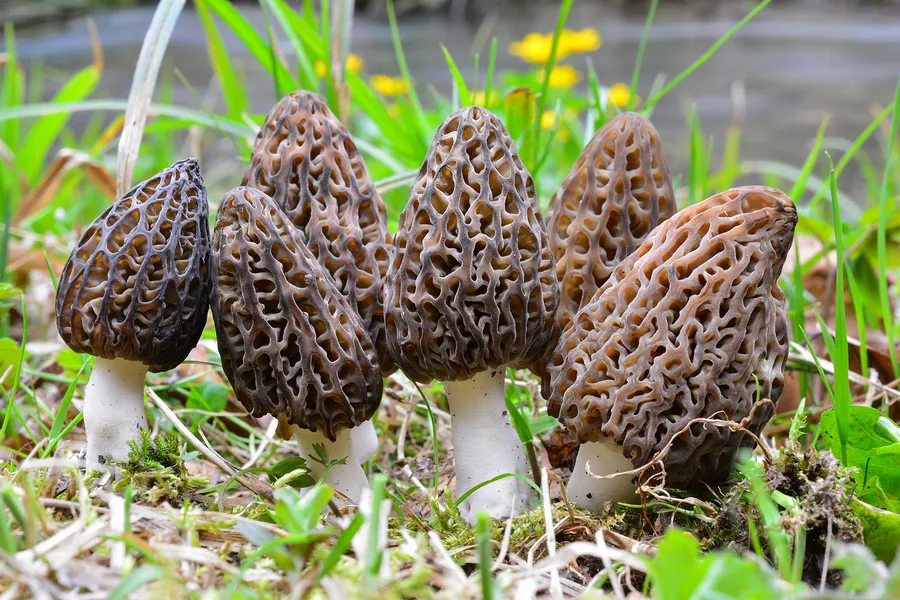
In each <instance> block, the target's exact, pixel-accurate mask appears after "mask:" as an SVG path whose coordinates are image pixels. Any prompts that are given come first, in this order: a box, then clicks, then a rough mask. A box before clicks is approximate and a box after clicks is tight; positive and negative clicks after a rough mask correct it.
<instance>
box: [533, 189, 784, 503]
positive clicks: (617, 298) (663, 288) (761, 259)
mask: <svg viewBox="0 0 900 600" xmlns="http://www.w3.org/2000/svg"><path fill="white" fill-rule="evenodd" d="M796 223H797V211H796V209H795V208H794V205H793V203H792V202H791V200H790V199H789V198H788V197H787V196H786V195H785V194H784V193H782V192H780V191H779V190H775V189H772V188H766V187H743V188H735V189H732V190H729V191H727V192H723V193H721V194H718V195H716V196H713V197H711V198H709V199H707V200H705V201H703V202H701V203H699V204H696V205H694V206H691V207H689V208H687V209H685V210H683V211H681V212H679V213H677V214H676V215H675V216H673V217H672V218H670V219H669V220H667V221H665V222H664V223H662V224H661V225H660V226H659V227H657V228H656V229H655V230H654V231H653V232H652V233H651V234H650V236H649V237H648V238H647V240H646V241H645V242H644V243H643V244H642V245H641V246H640V247H639V248H638V249H637V250H636V251H635V252H634V253H633V254H632V255H631V256H630V257H629V258H628V259H626V260H625V261H623V262H622V263H621V264H620V265H619V266H618V267H617V268H616V269H615V271H614V273H613V275H612V277H610V279H609V281H607V283H606V284H605V285H604V286H603V287H602V288H601V289H600V290H599V291H598V292H597V294H596V295H595V296H594V299H593V300H592V301H591V302H589V303H588V304H587V305H586V306H585V307H584V308H583V309H582V310H581V311H580V312H579V313H578V314H577V315H576V317H575V318H574V320H573V321H571V322H570V324H569V326H568V327H567V328H566V330H565V331H564V332H563V334H562V337H561V339H560V341H559V344H558V346H557V348H556V350H555V351H554V354H553V362H552V363H551V365H550V367H549V371H550V375H551V383H552V390H551V391H552V396H551V398H550V403H549V412H550V413H551V414H553V415H554V416H557V417H558V418H559V419H560V420H561V421H562V422H563V423H564V424H565V425H566V426H567V427H568V429H569V430H570V431H571V432H572V433H573V434H574V435H575V436H576V437H577V438H578V440H579V441H580V442H581V443H582V444H583V445H582V446H581V449H580V450H579V454H578V459H577V462H576V465H575V468H574V470H573V473H572V478H571V480H570V482H569V486H568V497H569V499H570V500H572V501H573V502H575V503H577V504H579V505H581V506H583V507H585V508H588V509H595V510H596V509H600V508H601V507H603V505H604V504H605V503H606V502H607V501H618V500H624V499H627V498H630V497H632V496H633V495H634V489H635V487H634V486H635V484H634V482H633V478H632V477H631V476H627V475H626V476H619V477H613V478H610V479H604V480H596V479H593V478H591V477H589V476H588V475H587V474H586V472H585V466H586V463H588V461H589V463H590V470H591V472H593V473H594V474H597V475H609V474H612V473H617V472H624V471H628V470H630V469H632V468H637V467H641V466H644V465H647V464H648V463H649V462H650V461H651V459H653V457H654V456H655V455H656V453H657V452H659V451H661V450H662V449H663V448H664V447H665V446H666V445H667V444H669V443H670V442H671V448H670V449H669V450H668V453H667V454H666V455H665V457H664V461H663V464H664V469H665V474H666V483H667V485H669V486H672V487H678V488H686V489H692V488H701V489H702V488H703V487H704V486H706V485H714V484H716V483H719V482H721V481H723V480H724V479H726V478H727V477H728V476H729V475H730V473H731V471H732V467H733V462H734V457H735V454H736V453H737V451H738V449H739V448H740V447H741V446H745V445H747V444H749V443H751V442H752V438H750V437H749V436H747V435H746V433H745V432H743V431H731V430H730V429H728V428H725V427H714V426H710V425H704V424H702V423H693V424H691V421H692V420H693V419H697V418H703V417H707V418H711V417H713V416H715V417H716V418H721V419H726V420H731V421H736V422H737V421H741V420H742V419H745V418H747V417H749V419H748V422H749V425H748V429H749V430H750V431H752V432H754V433H758V432H759V431H760V430H761V429H762V427H763V426H764V425H765V423H766V422H767V421H768V420H769V418H770V417H771V415H772V405H771V404H760V405H759V406H755V404H756V400H757V397H760V398H764V399H771V400H772V401H773V402H774V401H777V400H778V397H779V396H780V394H781V391H782V389H783V386H784V366H785V361H786V359H787V350H788V345H787V344H788V339H787V322H786V318H785V299H784V295H783V293H782V292H781V290H780V288H779V287H778V283H777V281H778V277H779V275H780V274H781V268H782V265H783V264H784V259H785V256H786V254H787V252H788V249H789V248H790V246H791V242H792V240H793V235H794V228H795V226H796ZM679 432H680V433H679Z"/></svg>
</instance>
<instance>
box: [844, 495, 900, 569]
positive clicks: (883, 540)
mask: <svg viewBox="0 0 900 600" xmlns="http://www.w3.org/2000/svg"><path fill="white" fill-rule="evenodd" d="M853 510H854V512H856V515H857V516H858V517H859V520H860V521H861V522H862V526H863V536H864V538H865V541H866V546H868V547H869V549H870V550H871V551H872V552H873V553H874V554H875V557H876V558H878V559H879V560H883V561H884V562H888V563H889V562H891V561H892V560H894V556H896V554H897V547H898V545H900V515H898V514H897V513H894V512H891V511H888V510H882V509H880V508H877V507H875V506H872V505H871V504H868V503H866V502H863V501H862V500H854V501H853Z"/></svg>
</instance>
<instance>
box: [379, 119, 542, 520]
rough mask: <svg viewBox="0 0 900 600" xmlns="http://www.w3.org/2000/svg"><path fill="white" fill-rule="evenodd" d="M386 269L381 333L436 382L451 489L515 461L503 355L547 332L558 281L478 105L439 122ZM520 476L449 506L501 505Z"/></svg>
mask: <svg viewBox="0 0 900 600" xmlns="http://www.w3.org/2000/svg"><path fill="white" fill-rule="evenodd" d="M394 244H395V251H394V254H393V258H392V261H391V264H390V268H389V270H388V277H387V293H386V299H385V313H386V321H385V323H386V325H387V340H388V345H389V347H390V350H391V353H392V354H393V356H394V359H395V360H396V362H397V364H398V365H399V366H400V367H402V368H403V369H404V370H405V372H406V373H407V374H409V375H410V376H411V377H413V378H414V379H416V380H417V381H420V382H428V381H431V380H433V379H439V380H441V381H443V382H444V388H445V390H446V393H447V399H448V401H449V403H450V412H451V415H452V432H453V446H454V456H455V459H456V494H457V496H460V495H462V494H463V493H464V492H466V491H467V490H469V489H471V488H472V487H474V486H475V485H477V484H479V483H481V482H483V481H486V480H488V479H491V478H493V477H495V476H497V475H500V474H502V473H520V474H523V473H525V472H526V471H527V469H526V460H525V456H524V452H523V449H522V446H521V442H520V441H519V438H518V436H517V435H516V432H515V429H514V428H513V427H512V425H511V424H510V420H509V415H508V413H507V409H506V403H505V401H504V383H505V369H506V367H514V368H524V367H527V366H529V365H531V364H532V363H533V362H534V361H535V360H537V358H538V357H540V356H541V355H542V354H543V353H544V351H545V349H546V347H547V345H548V344H549V343H550V341H551V339H552V334H553V319H554V314H555V312H556V306H557V301H558V294H559V290H558V286H557V283H556V272H555V270H554V268H553V259H552V256H551V254H550V247H549V244H548V243H547V233H546V229H545V227H544V222H543V219H542V218H541V214H540V211H539V209H538V206H537V201H536V199H535V192H534V184H533V181H532V178H531V175H530V174H529V173H528V171H527V170H526V169H525V166H524V165H523V164H522V161H521V160H520V159H519V155H518V153H517V152H516V149H515V146H514V144H513V141H512V139H511V138H510V136H509V133H508V132H507V131H506V128H505V127H504V126H503V124H502V123H501V122H500V120H499V119H498V118H497V117H496V116H494V115H493V114H491V113H490V112H488V111H487V110H485V109H483V108H480V107H468V108H464V109H462V110H460V111H457V112H456V113H454V114H452V115H451V116H450V117H448V118H447V120H446V121H445V122H444V123H443V124H442V125H441V126H440V128H439V129H438V132H437V134H436V136H435V138H434V142H433V143H432V145H431V148H430V149H429V151H428V155H427V156H426V158H425V162H424V163H423V164H422V168H421V169H420V170H419V174H418V176H417V177H416V181H415V183H414V184H413V187H412V191H411V193H410V197H409V201H408V203H407V205H406V208H405V209H404V211H403V213H402V214H401V216H400V225H399V229H398V231H397V235H396V236H395V239H394ZM529 493H530V492H529V488H528V486H527V485H525V484H524V483H523V482H521V481H520V480H519V479H517V478H513V477H510V478H505V479H501V480H500V481H497V482H495V483H492V484H491V485H488V486H486V487H483V488H481V489H479V490H478V491H477V492H475V493H474V494H472V495H471V496H469V498H467V499H466V501H465V502H463V504H462V505H461V506H460V512H461V514H462V515H463V516H464V517H465V518H466V519H467V520H469V521H470V522H471V521H473V520H474V518H475V513H476V512H477V511H479V510H485V511H486V512H488V513H489V514H491V515H492V516H495V517H502V516H506V515H509V513H510V510H511V508H512V510H516V509H515V508H514V507H511V502H512V500H513V498H514V497H516V498H517V499H518V504H517V506H523V505H525V504H526V503H527V501H528V496H529Z"/></svg>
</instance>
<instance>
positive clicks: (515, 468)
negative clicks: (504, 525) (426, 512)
mask: <svg viewBox="0 0 900 600" xmlns="http://www.w3.org/2000/svg"><path fill="white" fill-rule="evenodd" d="M504 377H505V372H504V371H503V370H502V369H499V370H496V371H485V372H482V373H479V374H477V375H475V377H473V378H472V379H470V380H468V381H447V382H444V390H445V391H446V392H447V401H448V402H449V403H450V416H451V421H450V425H451V430H452V433H453V454H454V457H455V460H456V490H455V495H456V497H457V498H459V497H460V496H462V495H463V494H465V493H466V492H467V491H469V490H470V489H472V488H473V487H475V486H476V485H478V484H479V483H481V482H483V481H487V480H489V479H493V478H494V477H496V476H498V475H502V474H504V473H518V474H519V475H524V476H526V477H527V473H528V460H527V459H526V457H525V449H524V448H523V447H522V442H521V441H520V440H519V436H518V434H517V433H516V429H515V427H513V425H512V423H511V422H510V419H509V412H508V411H507V409H506V402H505V400H504ZM514 496H515V498H516V503H515V507H512V499H513V497H514ZM530 500H531V488H530V486H529V485H528V484H527V483H526V482H524V481H522V480H521V479H519V478H518V477H504V478H503V479H500V480H498V481H495V482H494V483H491V484H488V485H486V486H484V487H482V488H480V489H478V490H477V491H476V492H474V493H473V494H472V495H471V496H469V497H468V498H466V499H465V501H463V502H462V503H461V504H460V505H459V513H460V515H461V516H462V517H463V518H464V519H465V520H466V521H468V522H469V523H474V522H475V518H476V515H477V513H478V512H479V511H484V512H486V513H487V514H488V515H490V516H491V517H494V518H498V519H503V518H506V517H508V516H510V509H511V508H512V509H513V511H514V512H519V510H520V509H522V508H525V507H527V506H529V505H530Z"/></svg>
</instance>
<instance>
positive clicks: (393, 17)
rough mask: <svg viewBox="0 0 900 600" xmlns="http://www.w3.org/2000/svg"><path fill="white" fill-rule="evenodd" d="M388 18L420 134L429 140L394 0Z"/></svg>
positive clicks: (398, 62)
mask: <svg viewBox="0 0 900 600" xmlns="http://www.w3.org/2000/svg"><path fill="white" fill-rule="evenodd" d="M387 11H388V20H389V21H390V23H391V38H392V39H393V41H394V53H395V54H396V55H397V66H398V67H399V68H400V74H401V75H402V76H403V79H404V81H406V87H407V92H406V97H407V98H408V99H409V103H410V104H411V105H412V108H413V112H414V113H415V116H416V123H418V125H419V134H420V135H421V136H422V139H423V140H428V138H429V137H430V135H429V127H428V118H427V117H426V115H425V110H424V109H423V108H422V103H421V102H419V94H417V93H416V86H415V85H413V80H412V76H410V74H409V67H408V66H407V65H406V54H404V53H403V42H402V41H401V40H400V29H399V28H398V27H397V14H396V13H395V12H394V0H388V3H387Z"/></svg>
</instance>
